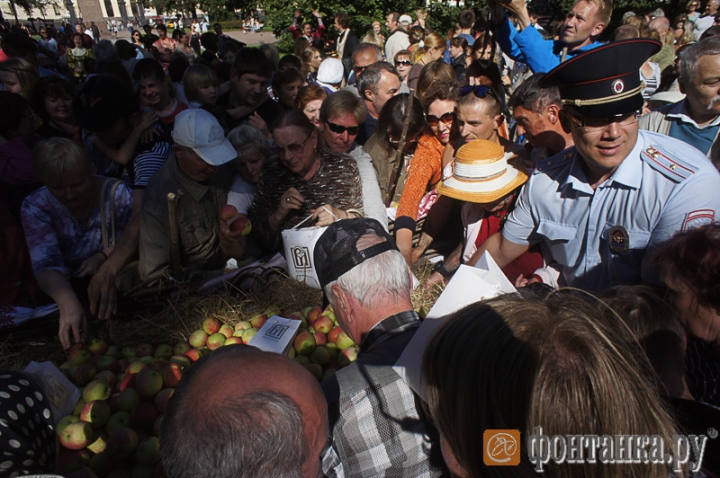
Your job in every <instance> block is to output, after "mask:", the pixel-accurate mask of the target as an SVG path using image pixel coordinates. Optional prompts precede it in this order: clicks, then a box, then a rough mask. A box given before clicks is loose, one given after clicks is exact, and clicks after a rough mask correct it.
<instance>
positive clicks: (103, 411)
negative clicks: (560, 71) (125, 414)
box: [80, 400, 110, 428]
mask: <svg viewBox="0 0 720 478" xmlns="http://www.w3.org/2000/svg"><path fill="white" fill-rule="evenodd" d="M108 418H110V405H108V403H107V402H106V401H105V400H93V401H92V402H87V403H86V404H85V406H84V407H83V409H82V412H80V420H82V421H84V422H86V423H89V424H90V426H91V427H93V428H100V427H101V426H103V425H105V422H107V420H108Z"/></svg>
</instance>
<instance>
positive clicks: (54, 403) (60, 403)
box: [23, 362, 82, 425]
mask: <svg viewBox="0 0 720 478" xmlns="http://www.w3.org/2000/svg"><path fill="white" fill-rule="evenodd" d="M23 373H25V374H27V375H29V376H31V377H32V378H33V380H35V382H37V384H38V385H40V388H42V390H43V391H44V392H45V396H46V397H47V400H48V402H49V403H50V408H51V409H52V413H53V420H54V421H55V424H56V425H57V423H58V422H59V421H60V420H61V419H62V418H63V417H65V416H67V415H71V414H72V412H73V409H74V408H75V404H77V402H78V400H80V397H81V396H82V395H81V393H80V390H78V388H77V387H76V386H75V385H73V383H72V382H71V381H70V380H68V378H67V377H66V376H65V375H63V373H62V372H61V371H60V370H59V369H58V368H57V367H56V366H55V365H54V364H53V363H52V362H42V363H38V362H30V363H29V364H28V366H27V367H25V370H23Z"/></svg>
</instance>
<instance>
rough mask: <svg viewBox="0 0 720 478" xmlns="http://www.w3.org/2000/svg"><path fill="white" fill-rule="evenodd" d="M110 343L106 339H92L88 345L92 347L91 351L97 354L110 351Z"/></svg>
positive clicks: (89, 347)
mask: <svg viewBox="0 0 720 478" xmlns="http://www.w3.org/2000/svg"><path fill="white" fill-rule="evenodd" d="M108 347H109V345H108V343H107V340H105V339H92V340H91V341H90V345H89V346H88V349H90V352H92V353H94V354H97V355H104V354H105V353H106V352H107V351H108Z"/></svg>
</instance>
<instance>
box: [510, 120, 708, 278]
mask: <svg viewBox="0 0 720 478" xmlns="http://www.w3.org/2000/svg"><path fill="white" fill-rule="evenodd" d="M582 161H583V160H582V158H581V157H580V155H579V154H578V153H577V151H576V149H575V148H572V149H570V150H566V151H564V152H562V153H560V154H559V155H556V156H554V157H553V158H550V159H548V160H545V161H543V162H541V163H540V164H538V168H537V169H536V171H535V172H534V173H533V175H532V176H531V177H530V179H529V181H528V182H527V184H526V185H525V187H524V189H523V191H522V193H521V195H520V197H519V199H518V202H517V206H516V208H515V209H514V210H513V212H512V213H511V214H510V216H509V218H508V220H507V223H506V224H505V227H504V229H503V236H504V237H505V239H507V240H509V241H511V242H513V243H515V244H520V245H532V244H536V243H539V242H540V243H542V244H543V252H544V254H546V258H547V259H548V260H549V258H550V257H552V261H555V262H558V263H559V264H560V265H561V267H562V282H563V284H564V285H569V286H573V287H579V288H582V289H585V290H589V291H595V292H600V291H603V290H605V289H606V288H608V287H611V286H614V285H620V284H634V283H638V282H640V280H641V279H644V280H646V281H648V282H651V283H659V282H660V281H659V278H658V277H657V276H656V275H655V273H654V272H653V271H652V270H650V268H649V267H648V261H649V259H650V256H651V255H652V254H651V252H652V251H653V250H654V249H655V248H657V246H658V245H659V244H660V243H662V242H663V241H665V240H667V239H669V238H670V237H671V236H672V235H673V234H675V233H676V232H678V231H682V230H686V229H689V228H693V227H698V226H702V225H704V224H709V223H711V222H714V220H715V217H716V212H717V211H718V210H720V195H718V190H720V175H719V174H718V172H717V170H716V169H715V168H714V167H713V165H712V164H711V163H710V161H709V160H708V159H706V158H705V157H704V156H702V154H701V153H700V152H699V151H697V150H696V149H694V148H689V147H688V146H687V145H686V144H684V143H683V142H681V141H679V140H677V139H674V138H669V137H666V136H663V135H659V134H656V133H650V132H647V131H639V134H638V140H637V143H636V144H635V147H634V148H633V150H632V152H631V153H630V155H629V156H628V157H627V158H626V159H625V160H624V161H623V162H622V164H621V165H620V166H619V167H618V168H617V170H616V171H615V172H614V173H613V175H612V176H611V177H610V178H608V179H607V180H606V181H605V182H604V183H603V184H601V185H600V186H598V187H597V188H596V190H595V191H593V190H592V188H591V187H590V185H589V184H588V182H587V180H586V178H585V173H584V170H583V167H582Z"/></svg>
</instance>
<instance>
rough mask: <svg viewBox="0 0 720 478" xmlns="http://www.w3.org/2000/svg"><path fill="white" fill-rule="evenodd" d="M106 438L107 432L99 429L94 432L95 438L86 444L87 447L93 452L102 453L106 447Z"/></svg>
mask: <svg viewBox="0 0 720 478" xmlns="http://www.w3.org/2000/svg"><path fill="white" fill-rule="evenodd" d="M107 440H108V437H107V434H106V433H105V432H104V431H102V430H100V431H98V432H97V433H96V434H95V440H94V441H93V442H92V443H90V444H89V445H88V446H87V449H88V450H90V451H91V452H93V453H95V454H98V453H102V452H103V451H105V448H106V447H107Z"/></svg>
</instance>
